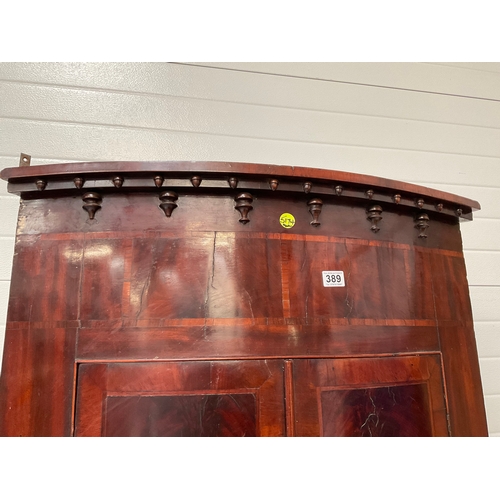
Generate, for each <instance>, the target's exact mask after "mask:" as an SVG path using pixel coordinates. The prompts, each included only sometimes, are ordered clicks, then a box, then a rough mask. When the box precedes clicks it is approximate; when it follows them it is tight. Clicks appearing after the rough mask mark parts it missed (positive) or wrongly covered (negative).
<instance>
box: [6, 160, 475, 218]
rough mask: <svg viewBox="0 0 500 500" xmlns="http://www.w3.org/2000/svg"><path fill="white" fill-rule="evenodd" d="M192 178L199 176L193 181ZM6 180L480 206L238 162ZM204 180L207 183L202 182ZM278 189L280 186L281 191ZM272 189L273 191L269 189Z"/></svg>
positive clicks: (35, 169)
mask: <svg viewBox="0 0 500 500" xmlns="http://www.w3.org/2000/svg"><path fill="white" fill-rule="evenodd" d="M193 173H196V175H194V176H193ZM1 177H2V179H4V180H6V181H8V183H9V185H8V190H9V192H10V193H16V194H19V195H21V196H23V197H29V198H33V197H50V196H56V195H57V196H60V195H72V194H73V193H72V192H74V191H75V190H77V189H82V186H83V185H85V188H88V189H92V190H98V191H100V192H103V193H104V192H106V191H115V192H117V191H118V190H117V189H116V188H117V187H119V188H120V189H119V192H120V193H126V192H130V191H139V190H140V191H154V190H155V189H158V188H159V187H168V188H169V189H170V188H171V189H176V190H179V191H180V192H186V193H188V192H190V191H193V192H194V191H196V192H197V193H198V192H203V191H206V190H213V189H217V190H233V189H236V187H237V188H238V189H239V190H242V191H251V192H254V193H257V192H261V191H271V192H276V193H277V194H278V193H279V194H280V195H282V194H284V193H297V194H299V193H302V194H304V193H306V194H310V195H312V196H323V197H324V196H329V195H330V196H335V197H336V198H337V199H338V200H344V199H346V198H347V199H351V200H359V201H360V202H363V201H366V200H367V199H369V201H370V202H372V203H375V202H376V203H377V204H380V203H382V204H391V205H393V206H394V205H398V206H400V207H411V208H415V207H418V208H419V209H421V210H425V211H426V212H436V213H439V214H441V215H444V216H449V217H454V218H456V217H459V218H460V219H464V220H472V212H473V211H475V210H479V209H480V208H481V207H480V205H479V203H478V202H477V201H474V200H471V199H468V198H464V197H462V196H458V195H454V194H450V193H446V192H442V191H438V190H435V189H431V188H427V187H423V186H418V185H415V184H410V183H407V182H400V181H395V180H391V179H385V178H382V177H375V176H370V175H362V174H354V173H350V172H342V171H338V170H326V169H317V168H307V167H293V166H283V165H265V164H258V163H234V162H231V163H229V162H202V161H196V162H190V161H165V162H161V161H156V162H151V161H143V162H139V161H117V162H83V163H60V164H53V165H32V166H29V167H13V168H6V169H4V170H3V171H2V172H1ZM202 180H203V182H202ZM278 186H279V187H278ZM270 188H271V189H270Z"/></svg>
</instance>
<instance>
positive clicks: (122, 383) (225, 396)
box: [76, 360, 285, 437]
mask: <svg viewBox="0 0 500 500" xmlns="http://www.w3.org/2000/svg"><path fill="white" fill-rule="evenodd" d="M78 373H79V376H78V389H77V390H78V394H77V408H76V435H77V436H196V437H205V436H282V435H284V432H285V419H284V389H283V362H282V361H279V360H268V361H260V360H257V361H188V362H168V363H108V364H88V365H87V364H84V365H81V366H80V367H79V372H78Z"/></svg>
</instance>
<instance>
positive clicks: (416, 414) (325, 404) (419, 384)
mask: <svg viewBox="0 0 500 500" xmlns="http://www.w3.org/2000/svg"><path fill="white" fill-rule="evenodd" d="M292 378H293V382H292V387H293V405H292V407H293V410H292V413H293V418H294V428H295V434H296V435H298V436H366V437H368V436H380V437H382V436H386V437H388V436H447V435H448V424H447V411H446V402H445V397H444V392H443V380H442V375H441V363H440V357H439V356H438V355H435V356H434V355H425V356H401V357H394V358H393V357H383V358H350V359H314V360H295V361H293V369H292Z"/></svg>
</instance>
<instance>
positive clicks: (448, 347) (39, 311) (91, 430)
mask: <svg viewBox="0 0 500 500" xmlns="http://www.w3.org/2000/svg"><path fill="white" fill-rule="evenodd" d="M1 176H2V178H3V179H4V180H7V181H8V183H9V184H8V189H9V191H10V192H12V193H17V194H19V196H20V198H21V203H20V210H19V219H18V225H17V236H16V243H15V255H14V263H13V272H12V282H11V289H10V301H9V310H8V318H7V329H6V339H5V348H4V357H3V366H2V375H1V380H0V434H1V435H3V436H486V435H487V425H486V416H485V410H484V401H483V394H482V389H481V379H480V372H479V364H478V356H477V350H476V343H475V337H474V330H473V322H472V311H471V305H470V300H469V294H468V285H467V278H466V270H465V264H464V257H463V252H462V242H461V235H460V224H459V222H460V220H461V219H462V220H467V219H468V220H471V219H472V211H473V210H475V209H479V208H480V207H479V204H478V203H477V202H475V201H473V200H469V199H466V198H463V197H460V196H455V195H452V194H448V193H444V192H440V191H436V190H432V189H428V188H425V187H419V186H416V185H412V184H407V183H404V182H397V181H392V180H388V179H382V178H378V177H373V176H367V175H356V174H352V173H346V172H339V171H333V170H320V169H312V168H300V167H289V166H273V165H260V164H248V163H217V162H107V163H106V162H102V163H72V164H71V163H67V164H57V165H41V166H19V167H15V168H7V169H4V170H3V171H2V173H1Z"/></svg>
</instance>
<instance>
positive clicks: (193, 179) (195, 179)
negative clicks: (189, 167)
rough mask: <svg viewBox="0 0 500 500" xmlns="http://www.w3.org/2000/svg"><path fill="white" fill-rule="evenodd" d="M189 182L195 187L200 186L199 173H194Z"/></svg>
mask: <svg viewBox="0 0 500 500" xmlns="http://www.w3.org/2000/svg"><path fill="white" fill-rule="evenodd" d="M191 184H192V185H193V186H194V187H195V188H197V187H200V184H201V177H200V176H199V175H195V176H193V177H191Z"/></svg>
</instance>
